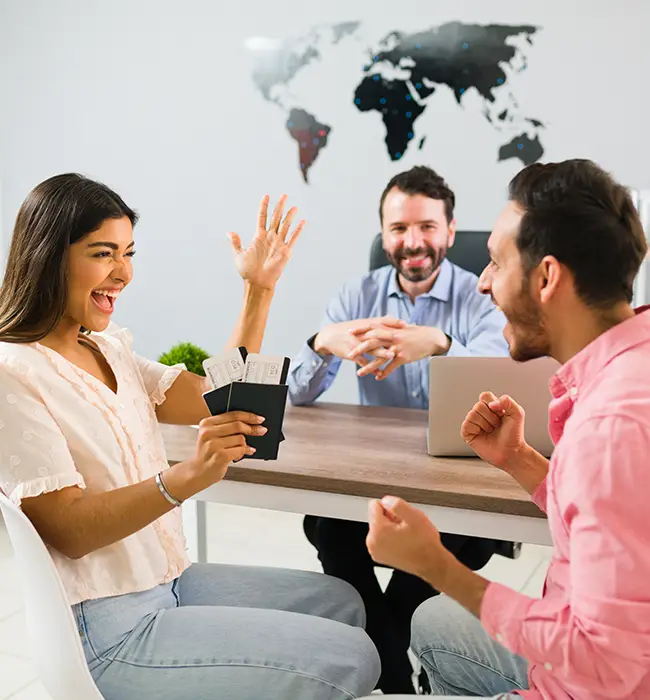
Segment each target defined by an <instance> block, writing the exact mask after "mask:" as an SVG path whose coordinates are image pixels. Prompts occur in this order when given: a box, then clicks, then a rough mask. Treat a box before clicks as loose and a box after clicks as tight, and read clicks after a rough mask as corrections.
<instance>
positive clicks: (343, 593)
mask: <svg viewBox="0 0 650 700" xmlns="http://www.w3.org/2000/svg"><path fill="white" fill-rule="evenodd" d="M321 576H322V583H323V586H324V587H325V588H326V589H327V590H326V592H325V595H327V596H328V597H330V598H331V599H332V600H336V601H337V603H338V605H337V607H340V615H336V618H335V619H337V620H339V621H340V622H345V623H346V624H348V625H352V626H354V627H364V628H365V626H366V608H365V606H364V604H363V600H362V598H361V596H360V595H359V593H358V591H357V589H356V588H355V587H354V586H352V585H351V584H349V583H348V582H347V581H343V580H341V579H340V578H336V577H335V576H328V575H326V574H321Z"/></svg>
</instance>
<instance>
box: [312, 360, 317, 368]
mask: <svg viewBox="0 0 650 700" xmlns="http://www.w3.org/2000/svg"><path fill="white" fill-rule="evenodd" d="M311 366H312V367H313V368H314V369H316V367H318V362H316V360H314V361H313V362H312V363H311Z"/></svg>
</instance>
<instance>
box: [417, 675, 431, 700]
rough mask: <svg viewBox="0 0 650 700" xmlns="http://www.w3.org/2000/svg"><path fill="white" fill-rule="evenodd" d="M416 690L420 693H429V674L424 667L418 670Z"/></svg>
mask: <svg viewBox="0 0 650 700" xmlns="http://www.w3.org/2000/svg"><path fill="white" fill-rule="evenodd" d="M418 692H419V694H420V695H431V685H430V684H429V676H427V672H426V671H425V670H424V669H421V670H420V675H419V676H418Z"/></svg>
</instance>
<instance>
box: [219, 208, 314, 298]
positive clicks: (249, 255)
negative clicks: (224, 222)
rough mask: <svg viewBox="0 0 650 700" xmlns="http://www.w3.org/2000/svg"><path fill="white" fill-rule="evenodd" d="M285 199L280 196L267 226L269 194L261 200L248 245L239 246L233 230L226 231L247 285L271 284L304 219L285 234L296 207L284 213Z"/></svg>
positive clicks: (279, 273) (295, 212)
mask: <svg viewBox="0 0 650 700" xmlns="http://www.w3.org/2000/svg"><path fill="white" fill-rule="evenodd" d="M286 201H287V196H286V195H282V197H280V200H279V201H278V203H277V204H276V206H275V209H274V210H273V214H272V216H271V221H270V223H269V224H268V228H267V218H268V209H269V196H268V195H266V196H265V197H264V198H263V199H262V202H261V204H260V213H259V218H258V224H257V234H256V235H255V237H254V238H253V240H252V242H251V244H250V245H249V246H248V248H242V243H241V238H240V237H239V236H238V235H237V234H236V233H229V234H228V237H229V238H230V242H231V244H232V250H233V256H234V258H235V265H236V266H237V270H238V272H239V274H240V275H241V277H242V279H244V280H246V281H247V282H249V283H250V284H253V285H256V286H258V287H263V288H267V289H272V288H273V287H274V286H275V283H276V282H277V281H278V279H279V278H280V275H281V274H282V271H283V270H284V266H285V265H286V264H287V261H288V260H289V258H290V257H291V251H292V250H293V246H294V245H295V243H296V241H297V240H298V236H299V235H300V232H301V231H302V229H303V226H304V225H305V222H304V221H300V222H299V223H298V225H297V226H296V227H295V229H294V231H293V233H292V234H291V235H289V229H290V228H291V224H292V222H293V220H294V218H295V216H296V214H297V213H298V210H297V209H296V207H291V209H289V211H288V212H287V214H286V216H284V206H285V204H286Z"/></svg>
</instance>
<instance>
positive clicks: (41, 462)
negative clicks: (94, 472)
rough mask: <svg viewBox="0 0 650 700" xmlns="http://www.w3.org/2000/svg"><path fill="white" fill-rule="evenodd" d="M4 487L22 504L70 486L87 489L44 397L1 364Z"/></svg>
mask: <svg viewBox="0 0 650 700" xmlns="http://www.w3.org/2000/svg"><path fill="white" fill-rule="evenodd" d="M0 387H1V389H0V488H1V489H2V491H3V492H4V493H5V494H6V495H7V496H8V497H9V498H10V499H11V500H12V501H13V502H14V503H16V504H18V505H20V502H21V501H22V499H23V498H31V497H34V496H40V495H41V494H43V493H48V492H50V491H57V490H59V489H63V488H67V487H69V486H79V487H80V488H85V483H84V480H83V477H82V476H81V474H80V473H79V472H78V471H77V468H76V467H75V464H74V461H73V459H72V455H71V454H70V450H69V449H68V445H67V443H66V440H65V437H64V436H63V433H62V432H61V429H60V427H59V426H58V424H57V423H56V421H55V420H54V418H53V416H52V414H51V413H50V412H49V410H48V409H47V407H46V406H45V404H44V403H43V402H42V400H41V399H40V397H39V396H38V395H37V394H36V393H35V392H34V391H33V390H32V389H31V388H30V387H29V385H28V384H27V383H25V382H23V381H22V380H21V378H20V377H19V376H18V375H16V374H14V373H13V372H12V371H11V370H10V369H8V368H7V367H4V366H3V367H0Z"/></svg>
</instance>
